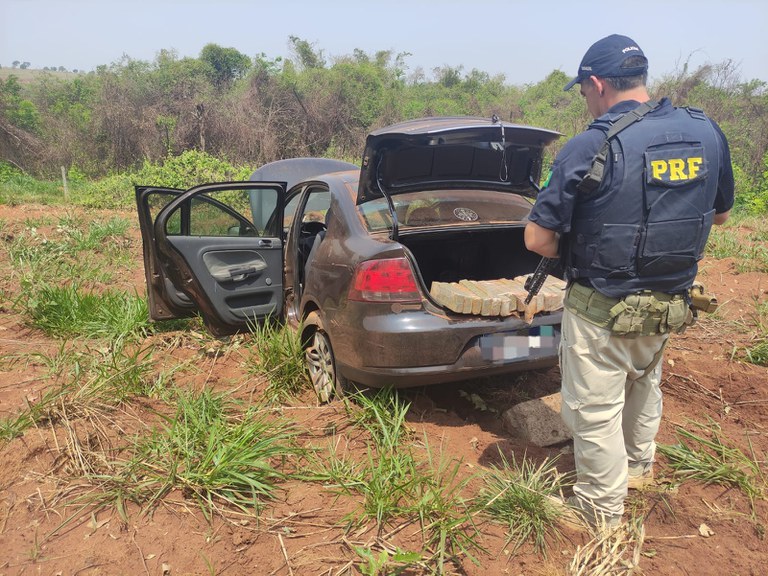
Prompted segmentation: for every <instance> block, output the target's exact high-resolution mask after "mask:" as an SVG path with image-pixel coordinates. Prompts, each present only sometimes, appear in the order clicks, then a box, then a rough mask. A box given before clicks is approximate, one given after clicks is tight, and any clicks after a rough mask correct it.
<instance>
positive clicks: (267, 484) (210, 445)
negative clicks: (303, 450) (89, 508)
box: [93, 390, 300, 518]
mask: <svg viewBox="0 0 768 576" xmlns="http://www.w3.org/2000/svg"><path fill="white" fill-rule="evenodd" d="M233 409H234V406H233V405H230V404H229V403H227V402H226V401H225V399H224V396H223V395H216V394H214V393H212V392H211V391H209V390H204V391H203V392H201V393H199V394H191V393H186V392H179V394H178V396H177V410H176V413H175V414H174V415H173V416H162V415H161V418H162V425H161V426H160V427H159V428H157V429H155V430H153V431H152V432H151V433H149V434H142V435H140V436H138V437H136V438H135V439H134V441H133V445H132V446H131V447H130V450H129V452H130V453H131V456H130V458H129V459H128V460H126V461H124V462H117V463H115V464H114V466H113V469H114V472H113V473H112V474H109V475H106V474H105V475H101V476H98V477H94V478H93V480H94V481H96V482H98V483H99V484H100V485H101V486H102V493H101V495H100V497H99V501H100V502H101V503H102V504H105V503H106V502H118V503H120V502H123V501H124V500H127V499H130V500H134V501H135V502H136V503H137V504H139V505H142V506H146V507H148V508H151V507H153V506H154V505H156V504H157V503H158V502H159V501H160V500H161V499H163V498H164V497H165V496H166V495H167V494H169V493H170V492H171V491H172V490H180V491H181V493H182V495H183V496H184V497H185V498H190V499H193V500H194V501H196V502H197V503H198V504H199V506H200V508H201V509H202V511H203V512H204V513H205V515H206V517H208V518H211V515H212V514H213V513H214V512H221V513H226V512H227V511H232V510H234V511H236V512H242V513H245V514H249V515H252V514H253V513H254V511H256V512H258V511H259V510H260V507H261V506H262V503H263V501H264V500H267V499H271V498H274V497H275V494H276V491H277V490H278V484H279V482H280V481H282V480H283V479H284V478H285V477H286V474H285V472H283V471H282V470H280V469H279V467H280V466H281V465H283V464H285V463H286V461H287V460H288V459H290V458H292V457H293V456H295V455H297V454H298V453H299V452H300V451H299V449H298V448H297V447H296V445H295V442H294V435H295V433H294V431H293V430H292V429H291V427H290V426H289V425H288V424H287V423H285V422H283V421H281V420H274V419H270V418H269V417H268V411H267V410H262V409H260V407H258V406H255V407H252V408H249V409H248V410H247V411H246V412H245V413H243V414H241V415H239V416H238V415H236V414H235V412H234V410H233ZM118 505H119V504H118Z"/></svg>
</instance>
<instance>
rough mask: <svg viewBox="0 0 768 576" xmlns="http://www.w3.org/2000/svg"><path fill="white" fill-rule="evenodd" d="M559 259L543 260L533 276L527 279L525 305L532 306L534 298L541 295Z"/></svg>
mask: <svg viewBox="0 0 768 576" xmlns="http://www.w3.org/2000/svg"><path fill="white" fill-rule="evenodd" d="M558 261H559V258H546V257H545V258H542V259H541V260H539V265H538V266H536V270H534V271H533V274H531V275H530V276H528V278H526V279H525V285H524V287H525V289H526V290H527V291H528V296H526V297H525V304H526V305H527V304H530V303H531V300H533V297H534V296H536V294H538V293H539V290H541V287H542V286H543V285H544V281H545V280H546V279H547V276H549V273H550V272H552V270H554V269H555V266H557V264H558Z"/></svg>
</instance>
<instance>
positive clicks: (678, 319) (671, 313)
mask: <svg viewBox="0 0 768 576" xmlns="http://www.w3.org/2000/svg"><path fill="white" fill-rule="evenodd" d="M695 321H696V318H695V317H694V315H693V312H691V308H690V306H688V302H686V301H685V299H683V298H676V299H674V300H671V301H670V302H669V306H667V314H666V325H667V329H668V330H669V331H670V332H676V333H678V334H681V333H683V332H685V329H686V328H688V326H692V325H693V324H694V322H695Z"/></svg>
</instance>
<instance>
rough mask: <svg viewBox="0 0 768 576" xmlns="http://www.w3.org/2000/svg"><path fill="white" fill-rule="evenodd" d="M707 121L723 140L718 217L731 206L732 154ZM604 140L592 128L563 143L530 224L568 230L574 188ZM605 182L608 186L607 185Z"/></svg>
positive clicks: (628, 106) (622, 108) (619, 108)
mask: <svg viewBox="0 0 768 576" xmlns="http://www.w3.org/2000/svg"><path fill="white" fill-rule="evenodd" d="M639 105H640V103H639V102H636V101H634V100H625V101H623V102H619V103H618V104H616V105H615V106H613V107H612V108H611V109H610V110H609V111H608V114H621V113H625V112H629V111H630V110H634V109H635V108H637V106H639ZM671 107H672V104H671V102H670V101H669V99H668V98H664V99H662V101H661V106H660V107H659V109H658V110H656V111H654V112H651V114H665V113H667V112H668V111H669V110H670V109H671ZM710 121H711V122H712V125H713V126H714V127H715V130H716V131H717V133H718V135H719V136H720V139H721V141H722V146H721V149H720V153H721V159H722V162H721V164H720V174H719V183H718V192H717V198H716V199H715V205H714V206H713V208H714V209H715V212H717V213H718V214H720V213H722V212H727V211H728V210H730V209H731V208H732V207H733V200H734V183H733V167H732V166H731V154H730V151H729V149H728V142H727V140H726V138H725V135H724V134H723V132H722V130H720V127H719V126H718V125H717V123H716V122H714V121H713V120H710ZM604 141H605V132H604V131H602V130H599V129H592V130H586V131H584V132H582V133H581V134H578V135H576V136H574V137H573V138H571V139H570V140H569V141H568V142H566V143H565V145H564V146H563V148H562V149H561V150H560V153H559V154H558V155H557V158H555V162H554V164H553V165H552V173H551V174H550V177H549V180H548V182H547V185H546V187H545V188H543V189H542V191H541V193H540V194H539V196H538V198H537V199H536V204H535V205H534V207H533V210H532V211H531V214H530V217H529V219H530V221H531V222H535V223H536V224H538V225H539V226H542V227H543V228H547V229H549V230H553V231H555V232H559V233H561V234H565V233H567V232H569V231H570V229H571V219H572V216H573V212H574V206H575V204H576V203H577V202H578V201H579V200H578V192H577V190H576V186H577V185H578V184H579V182H581V180H582V179H583V178H584V175H585V174H586V173H587V171H588V170H589V168H590V166H592V159H593V158H594V157H595V154H597V153H598V151H599V150H600V147H601V146H602V144H603V142H604ZM605 178H606V179H608V178H610V171H609V170H606V176H605ZM607 183H608V184H610V182H607ZM601 188H602V187H601Z"/></svg>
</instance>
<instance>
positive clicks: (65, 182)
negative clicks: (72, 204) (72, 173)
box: [61, 166, 69, 200]
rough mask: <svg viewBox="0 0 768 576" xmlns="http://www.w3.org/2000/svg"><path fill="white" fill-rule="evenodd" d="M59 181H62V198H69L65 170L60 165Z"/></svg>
mask: <svg viewBox="0 0 768 576" xmlns="http://www.w3.org/2000/svg"><path fill="white" fill-rule="evenodd" d="M61 181H62V182H63V183H64V199H65V200H69V186H67V171H66V169H65V168H64V166H62V167H61Z"/></svg>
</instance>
